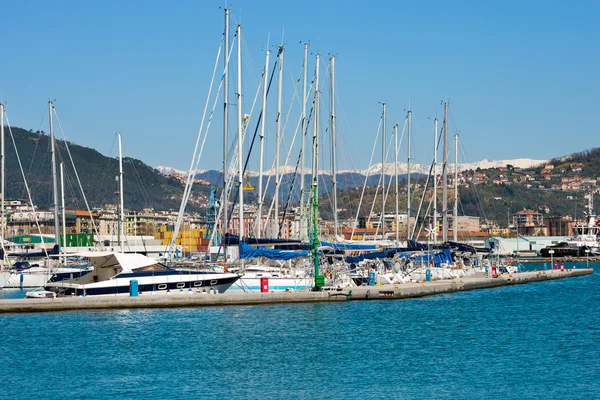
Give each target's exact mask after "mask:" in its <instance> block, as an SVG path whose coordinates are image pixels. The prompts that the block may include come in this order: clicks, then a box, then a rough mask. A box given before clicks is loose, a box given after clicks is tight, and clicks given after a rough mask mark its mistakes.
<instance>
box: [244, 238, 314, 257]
mask: <svg viewBox="0 0 600 400" xmlns="http://www.w3.org/2000/svg"><path fill="white" fill-rule="evenodd" d="M308 254H309V251H308V250H303V251H287V250H273V249H268V248H266V247H263V246H259V247H251V246H249V245H247V244H246V243H244V242H242V243H240V258H257V257H265V258H268V259H271V260H291V259H292V258H296V257H306V256H308Z"/></svg>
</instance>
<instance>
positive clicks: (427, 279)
mask: <svg viewBox="0 0 600 400" xmlns="http://www.w3.org/2000/svg"><path fill="white" fill-rule="evenodd" d="M425 282H431V270H430V269H427V270H425Z"/></svg>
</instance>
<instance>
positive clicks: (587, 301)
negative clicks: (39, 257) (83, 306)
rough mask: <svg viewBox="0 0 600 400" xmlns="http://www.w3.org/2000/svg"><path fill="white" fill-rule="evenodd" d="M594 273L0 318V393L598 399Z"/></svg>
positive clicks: (599, 326)
mask: <svg viewBox="0 0 600 400" xmlns="http://www.w3.org/2000/svg"><path fill="white" fill-rule="evenodd" d="M595 272H596V273H595V274H594V275H593V276H587V277H580V278H572V279H564V280H558V281H550V282H542V283H533V284H528V285H519V286H511V287H503V288H497V289H488V290H479V291H472V292H463V293H454V294H447V295H440V296H434V297H427V298H422V299H414V300H402V301H371V302H365V301H353V302H348V303H336V304H296V305H273V306H256V307H237V306H236V307H222V308H196V309H189V308H188V309H175V310H173V309H168V310H127V311H97V312H68V313H48V314H32V315H1V316H0V324H1V327H2V330H1V332H2V344H3V346H2V352H1V353H0V382H2V386H1V387H0V398H5V399H13V398H14V399H18V398H26V397H39V398H86V399H104V398H132V399H133V398H135V399H146V398H148V399H150V398H167V397H169V398H261V399H267V398H269V399H270V398H286V399H287V398H310V399H313V398H327V399H329V398H345V399H347V398H376V399H379V398H425V399H434V398H436V399H437V398H447V399H456V398H477V399H490V398H492V399H493V398H502V399H522V398H544V399H559V398H560V399H567V398H572V399H581V398H586V399H591V398H600V379H599V373H600V350H599V347H598V345H599V343H598V342H599V339H600V289H599V285H600V276H599V274H600V266H596V271H595ZM0 293H2V292H0ZM17 295H22V293H20V292H18V291H12V292H10V291H8V290H5V291H4V293H2V296H4V297H6V296H9V297H14V296H17Z"/></svg>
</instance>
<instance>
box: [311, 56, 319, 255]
mask: <svg viewBox="0 0 600 400" xmlns="http://www.w3.org/2000/svg"><path fill="white" fill-rule="evenodd" d="M320 58H321V56H320V54H317V55H316V67H315V98H314V106H313V109H314V111H313V113H314V118H313V149H312V186H313V188H312V192H313V193H312V195H313V197H315V198H316V197H317V196H318V195H319V187H318V179H319V97H320V93H319V61H320ZM315 203H316V200H315V199H313V208H314V206H315ZM313 211H314V210H313ZM314 218H317V215H315V214H314V213H313V219H314ZM316 223H317V222H316V221H313V227H314V226H315V225H316ZM315 229H316V228H315ZM313 235H314V232H313ZM313 240H315V238H314V237H313ZM316 240H317V247H318V237H317V239H316Z"/></svg>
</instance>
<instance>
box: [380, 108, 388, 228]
mask: <svg viewBox="0 0 600 400" xmlns="http://www.w3.org/2000/svg"><path fill="white" fill-rule="evenodd" d="M386 108H387V104H386V103H383V114H382V116H381V118H382V119H383V121H382V124H383V130H382V135H381V239H382V240H384V239H385V121H386V119H385V111H386Z"/></svg>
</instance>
